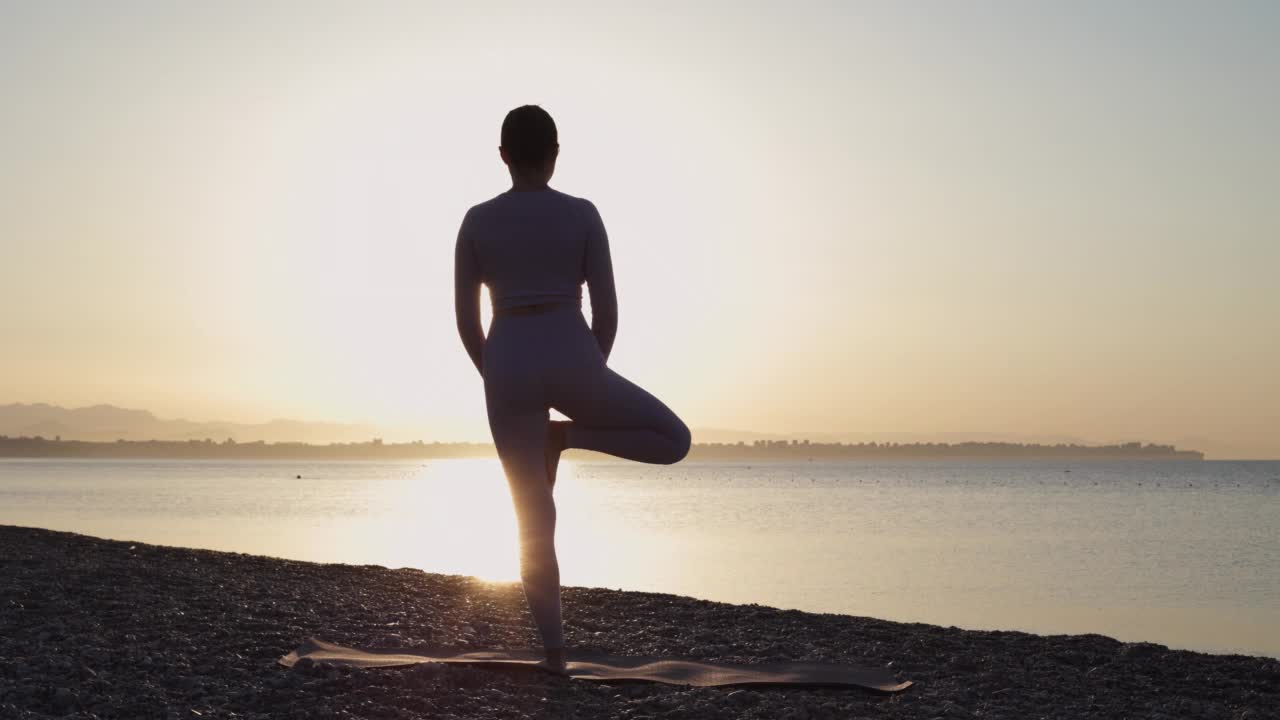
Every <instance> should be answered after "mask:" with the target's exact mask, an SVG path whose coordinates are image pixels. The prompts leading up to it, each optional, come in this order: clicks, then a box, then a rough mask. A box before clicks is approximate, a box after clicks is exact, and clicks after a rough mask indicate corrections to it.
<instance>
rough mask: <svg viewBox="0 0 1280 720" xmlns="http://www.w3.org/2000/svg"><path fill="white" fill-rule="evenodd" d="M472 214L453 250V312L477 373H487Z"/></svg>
mask: <svg viewBox="0 0 1280 720" xmlns="http://www.w3.org/2000/svg"><path fill="white" fill-rule="evenodd" d="M470 219H471V211H470V210H468V211H467V214H466V215H465V216H463V218H462V225H461V226H460V227H459V228H458V241H457V244H456V245H455V246H454V249H453V309H454V314H455V315H457V320H458V335H459V336H460V337H461V338H462V346H463V347H465V348H466V349H467V354H468V355H470V356H471V363H472V364H473V365H475V366H476V370H477V371H479V372H480V373H481V374H483V373H484V363H483V360H484V327H483V326H482V325H481V323H480V264H479V263H478V262H477V261H476V253H475V246H474V245H473V244H472V241H471V235H470V233H469V231H470V223H469V222H468V220H470Z"/></svg>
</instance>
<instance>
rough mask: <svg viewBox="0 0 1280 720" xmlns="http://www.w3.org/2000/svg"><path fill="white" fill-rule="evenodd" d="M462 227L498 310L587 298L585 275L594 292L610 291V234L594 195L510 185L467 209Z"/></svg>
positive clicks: (464, 239)
mask: <svg viewBox="0 0 1280 720" xmlns="http://www.w3.org/2000/svg"><path fill="white" fill-rule="evenodd" d="M459 235H460V237H459V242H460V243H463V244H464V245H466V247H467V249H468V250H469V252H470V253H471V254H472V256H473V258H474V263H475V268H474V272H475V273H476V277H477V278H478V279H479V281H480V282H483V283H484V284H485V285H488V286H489V296H490V299H491V300H492V302H493V307H494V309H495V310H501V309H506V308H511V307H516V306H521V305H532V304H537V303H548V302H573V303H577V302H581V300H582V283H583V282H584V281H585V282H588V283H590V286H591V295H592V297H593V298H594V297H595V296H596V295H601V294H605V295H611V294H612V293H611V290H612V284H613V283H612V273H611V271H610V268H609V246H608V239H607V236H606V234H605V229H604V223H603V222H602V221H601V219H600V213H599V212H598V211H597V210H596V207H595V205H593V204H592V203H591V201H589V200H586V199H583V198H578V197H574V196H572V195H567V194H565V193H562V192H560V191H559V190H554V189H552V188H549V187H548V188H545V189H543V190H536V191H514V190H508V191H506V192H504V193H502V194H500V195H497V196H495V197H493V198H492V199H490V200H486V201H485V202H482V203H480V204H478V205H475V206H474V207H472V208H471V209H470V210H469V211H467V214H466V217H465V218H464V219H463V222H462V228H461V230H460V231H459ZM605 285H608V286H609V287H607V288H606V287H604V286H605ZM594 311H595V308H594V307H593V312H594Z"/></svg>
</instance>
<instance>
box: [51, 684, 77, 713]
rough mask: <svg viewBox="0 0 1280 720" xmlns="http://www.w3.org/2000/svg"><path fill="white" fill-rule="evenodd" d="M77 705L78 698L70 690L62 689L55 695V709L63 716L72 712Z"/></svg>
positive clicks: (56, 691)
mask: <svg viewBox="0 0 1280 720" xmlns="http://www.w3.org/2000/svg"><path fill="white" fill-rule="evenodd" d="M75 705H76V696H75V694H74V693H72V692H71V691H70V690H68V689H67V688H64V687H60V688H58V689H57V690H55V691H54V693H53V709H54V710H56V711H57V712H59V713H61V714H64V715H65V714H66V713H69V712H71V710H72V709H73V708H74V707H75Z"/></svg>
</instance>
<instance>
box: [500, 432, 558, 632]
mask: <svg viewBox="0 0 1280 720" xmlns="http://www.w3.org/2000/svg"><path fill="white" fill-rule="evenodd" d="M489 424H490V427H491V428H492V430H493V442H494V445H495V446H496V447H497V450H498V458H499V459H500V460H501V461H502V469H503V471H504V472H505V473H506V476H507V485H508V487H510V489H511V501H512V503H513V504H514V506H515V511H516V524H517V527H518V531H519V535H520V579H521V580H522V581H523V583H524V594H525V598H526V599H528V601H529V611H530V612H531V613H532V614H533V621H534V623H535V624H536V625H537V626H538V632H539V633H540V634H541V635H542V643H543V645H544V646H545V647H547V648H560V647H564V629H563V625H562V620H561V615H560V565H559V563H558V562H557V561H556V546H555V535H556V504H555V500H554V499H552V496H551V485H550V484H549V483H548V482H547V467H546V442H547V415H546V411H542V412H541V413H528V412H526V413H521V414H518V415H516V414H504V413H501V412H500V413H497V414H496V416H495V415H494V414H492V413H491V414H490V420H489Z"/></svg>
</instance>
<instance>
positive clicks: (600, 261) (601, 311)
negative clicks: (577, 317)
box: [585, 200, 618, 362]
mask: <svg viewBox="0 0 1280 720" xmlns="http://www.w3.org/2000/svg"><path fill="white" fill-rule="evenodd" d="M585 202H586V204H587V225H588V229H589V232H588V233H587V257H586V277H587V287H588V288H589V289H590V290H591V333H592V334H593V335H595V336H596V344H597V345H599V346H600V353H601V354H603V355H604V359H605V361H606V362H607V361H608V360H609V352H610V351H611V350H613V339H614V337H615V336H616V335H617V334H618V294H617V290H616V288H615V287H614V284H613V260H612V259H611V258H610V257H609V235H608V233H606V232H605V230H604V220H603V219H601V217H600V211H599V210H597V209H596V206H595V204H593V203H592V202H591V201H590V200H586V201H585Z"/></svg>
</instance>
